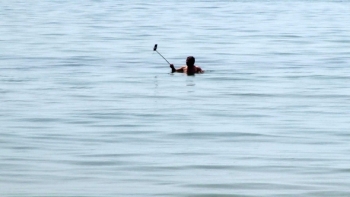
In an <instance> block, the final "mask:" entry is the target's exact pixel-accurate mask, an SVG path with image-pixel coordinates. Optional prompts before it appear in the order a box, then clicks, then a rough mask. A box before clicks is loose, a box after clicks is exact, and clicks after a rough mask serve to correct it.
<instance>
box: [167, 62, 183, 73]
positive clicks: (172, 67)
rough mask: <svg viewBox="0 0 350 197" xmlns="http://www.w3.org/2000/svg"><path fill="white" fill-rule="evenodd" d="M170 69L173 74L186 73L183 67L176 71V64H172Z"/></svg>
mask: <svg viewBox="0 0 350 197" xmlns="http://www.w3.org/2000/svg"><path fill="white" fill-rule="evenodd" d="M170 68H171V72H172V73H174V72H179V73H183V72H184V69H183V67H181V68H178V69H176V68H175V67H174V64H170Z"/></svg>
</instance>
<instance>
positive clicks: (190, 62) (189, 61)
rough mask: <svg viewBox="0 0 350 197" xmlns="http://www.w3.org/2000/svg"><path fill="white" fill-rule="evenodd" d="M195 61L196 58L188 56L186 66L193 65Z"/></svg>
mask: <svg viewBox="0 0 350 197" xmlns="http://www.w3.org/2000/svg"><path fill="white" fill-rule="evenodd" d="M195 61H196V59H194V57H193V56H188V57H187V59H186V65H187V66H193V65H194V62H195Z"/></svg>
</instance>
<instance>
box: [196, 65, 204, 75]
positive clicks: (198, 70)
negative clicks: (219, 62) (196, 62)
mask: <svg viewBox="0 0 350 197" xmlns="http://www.w3.org/2000/svg"><path fill="white" fill-rule="evenodd" d="M196 70H197V72H198V73H204V70H203V69H202V68H201V67H199V66H196Z"/></svg>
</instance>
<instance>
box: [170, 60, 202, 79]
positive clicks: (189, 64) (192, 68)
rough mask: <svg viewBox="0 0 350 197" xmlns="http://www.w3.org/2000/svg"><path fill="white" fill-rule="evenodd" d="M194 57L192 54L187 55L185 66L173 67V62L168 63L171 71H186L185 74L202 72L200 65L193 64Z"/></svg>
mask: <svg viewBox="0 0 350 197" xmlns="http://www.w3.org/2000/svg"><path fill="white" fill-rule="evenodd" d="M195 61H196V60H195V58H194V57H193V56H188V57H187V59H186V66H182V67H181V68H178V69H175V67H174V64H170V68H171V72H172V73H174V72H178V73H186V74H187V75H194V74H197V73H204V70H202V69H201V67H199V66H196V65H194V62H195Z"/></svg>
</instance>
